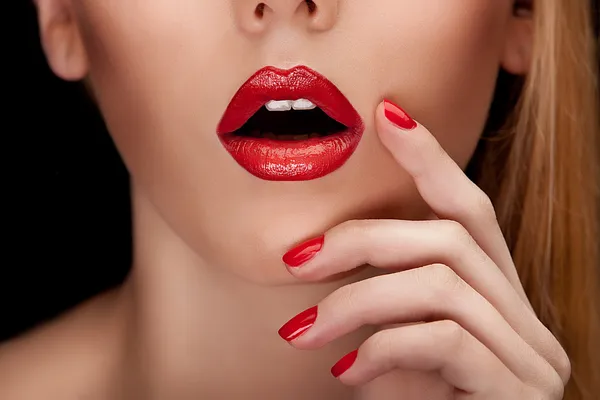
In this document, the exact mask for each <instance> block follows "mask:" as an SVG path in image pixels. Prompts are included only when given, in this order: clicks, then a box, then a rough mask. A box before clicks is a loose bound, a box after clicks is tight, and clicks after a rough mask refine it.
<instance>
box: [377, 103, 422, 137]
mask: <svg viewBox="0 0 600 400" xmlns="http://www.w3.org/2000/svg"><path fill="white" fill-rule="evenodd" d="M383 105H384V110H385V117H386V118H387V119H388V120H389V121H390V122H391V123H392V124H394V125H396V126H397V127H398V128H400V129H404V130H407V131H410V130H413V129H415V128H416V127H417V123H416V122H415V121H414V120H413V119H412V118H411V117H409V116H408V114H407V113H406V112H405V111H404V110H403V109H401V108H400V107H398V106H397V105H395V104H394V103H392V102H391V101H389V100H384V101H383Z"/></svg>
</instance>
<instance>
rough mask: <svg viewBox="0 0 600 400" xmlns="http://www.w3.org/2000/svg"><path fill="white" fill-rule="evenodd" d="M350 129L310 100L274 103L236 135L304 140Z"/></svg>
mask: <svg viewBox="0 0 600 400" xmlns="http://www.w3.org/2000/svg"><path fill="white" fill-rule="evenodd" d="M347 129H348V127H347V126H346V125H344V124H342V123H340V122H338V121H336V120H335V119H333V118H331V117H330V116H329V115H327V114H326V113H325V112H324V111H323V110H321V109H320V108H319V107H317V105H316V104H314V103H313V102H312V101H310V100H307V99H298V100H271V101H270V102H269V103H267V104H265V106H263V107H261V108H260V109H259V110H258V111H257V112H256V114H254V115H253V116H252V117H250V119H249V120H248V121H247V122H246V123H245V124H244V125H243V126H242V127H241V128H240V129H238V130H236V131H235V132H233V134H234V135H236V136H242V137H253V138H262V139H272V140H280V141H300V140H308V139H316V138H323V137H328V136H332V135H335V134H337V133H340V132H344V131H345V130H347Z"/></svg>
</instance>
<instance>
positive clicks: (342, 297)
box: [333, 281, 367, 310]
mask: <svg viewBox="0 0 600 400" xmlns="http://www.w3.org/2000/svg"><path fill="white" fill-rule="evenodd" d="M364 282H367V281H364ZM359 293H360V285H358V284H356V283H354V284H350V285H346V286H342V287H341V288H339V289H338V290H337V291H336V292H335V295H334V296H333V300H334V301H335V302H336V303H339V307H340V308H343V309H347V310H353V309H355V307H356V306H357V304H359V300H358V298H359V297H360V294H359Z"/></svg>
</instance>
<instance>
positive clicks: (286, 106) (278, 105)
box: [265, 99, 317, 111]
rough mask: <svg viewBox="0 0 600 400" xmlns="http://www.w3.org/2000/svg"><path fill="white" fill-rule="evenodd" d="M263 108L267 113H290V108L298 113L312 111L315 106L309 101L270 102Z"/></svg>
mask: <svg viewBox="0 0 600 400" xmlns="http://www.w3.org/2000/svg"><path fill="white" fill-rule="evenodd" d="M265 107H266V108H267V110H269V111H290V110H291V109H292V108H293V109H294V110H298V111H304V110H312V109H314V108H316V107H317V106H316V105H315V104H314V103H313V102H312V101H310V100H306V99H298V100H271V101H269V102H268V103H267V104H265Z"/></svg>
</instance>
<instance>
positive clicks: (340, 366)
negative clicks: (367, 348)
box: [331, 350, 358, 378]
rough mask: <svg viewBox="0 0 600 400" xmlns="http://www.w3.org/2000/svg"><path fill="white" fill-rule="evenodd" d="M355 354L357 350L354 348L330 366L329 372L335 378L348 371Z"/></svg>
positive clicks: (354, 359)
mask: <svg viewBox="0 0 600 400" xmlns="http://www.w3.org/2000/svg"><path fill="white" fill-rule="evenodd" d="M357 354H358V350H354V351H353V352H350V353H348V354H346V355H345V356H344V357H342V358H341V359H340V361H338V362H337V363H335V365H334V366H333V367H331V374H332V375H333V376H334V377H335V378H337V377H339V376H340V375H341V374H343V373H344V372H346V371H348V370H349V369H350V367H351V366H352V365H353V364H354V361H356V355H357Z"/></svg>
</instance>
